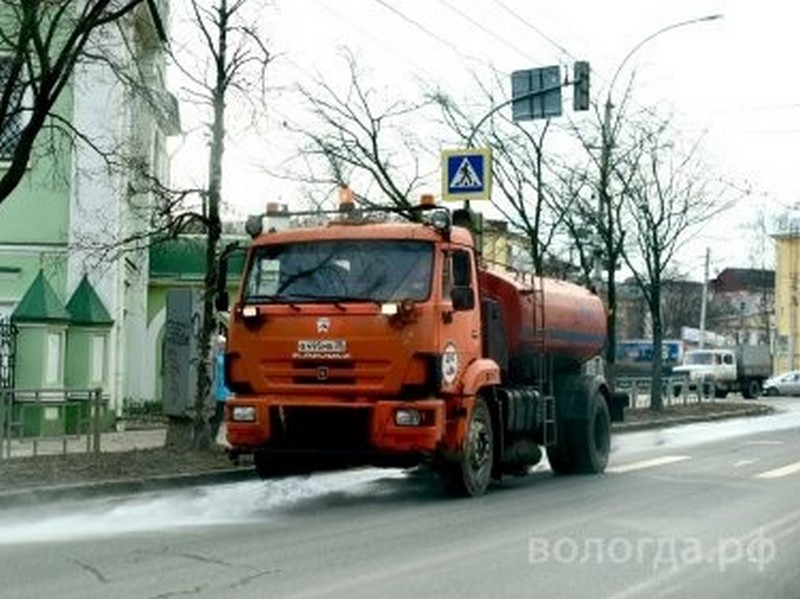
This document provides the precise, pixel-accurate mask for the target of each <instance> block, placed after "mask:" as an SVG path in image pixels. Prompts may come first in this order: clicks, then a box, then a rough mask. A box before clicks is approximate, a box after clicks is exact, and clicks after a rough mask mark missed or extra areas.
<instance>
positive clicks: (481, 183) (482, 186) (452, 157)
mask: <svg viewBox="0 0 800 599" xmlns="http://www.w3.org/2000/svg"><path fill="white" fill-rule="evenodd" d="M491 191H492V151H491V149H490V148H468V149H463V150H443V151H442V198H443V199H444V200H455V201H457V200H488V199H489V197H490V195H491Z"/></svg>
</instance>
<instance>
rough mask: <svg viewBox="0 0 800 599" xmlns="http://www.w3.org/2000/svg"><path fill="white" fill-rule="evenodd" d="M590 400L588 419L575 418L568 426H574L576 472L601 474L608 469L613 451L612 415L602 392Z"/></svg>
mask: <svg viewBox="0 0 800 599" xmlns="http://www.w3.org/2000/svg"><path fill="white" fill-rule="evenodd" d="M589 402H590V405H589V417H588V419H586V420H575V421H573V422H570V423H569V425H568V426H570V427H572V428H573V430H572V431H571V432H572V435H571V436H572V439H573V444H574V452H575V456H574V457H575V472H579V473H582V474H599V473H601V472H603V471H604V470H605V469H606V465H607V464H608V454H609V453H610V452H611V417H610V416H609V413H608V405H607V404H606V401H605V399H603V396H602V395H601V394H600V393H595V394H594V395H592V397H591V399H590V400H589Z"/></svg>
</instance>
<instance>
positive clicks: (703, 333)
mask: <svg viewBox="0 0 800 599" xmlns="http://www.w3.org/2000/svg"><path fill="white" fill-rule="evenodd" d="M710 262H711V248H706V263H705V268H704V269H703V295H702V299H701V300H700V302H701V303H700V349H702V348H703V347H705V344H706V311H707V307H708V268H709V263H710Z"/></svg>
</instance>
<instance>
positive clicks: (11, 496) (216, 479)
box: [0, 468, 258, 507]
mask: <svg viewBox="0 0 800 599" xmlns="http://www.w3.org/2000/svg"><path fill="white" fill-rule="evenodd" d="M257 478H258V476H257V474H256V472H255V470H254V469H250V468H236V469H230V470H219V471H212V472H203V473H199V474H178V475H171V474H166V475H163V476H154V477H147V478H131V479H124V480H107V481H98V482H90V483H74V484H68V485H57V486H50V487H29V488H25V489H18V490H14V491H0V507H14V506H19V505H32V504H39V503H49V502H52V501H58V500H62V499H70V500H79V499H88V498H92V497H97V496H101V495H102V496H113V495H128V494H134V493H147V492H152V491H161V490H164V489H181V488H186V487H194V486H198V485H214V484H225V483H236V482H243V481H248V480H255V479H257Z"/></svg>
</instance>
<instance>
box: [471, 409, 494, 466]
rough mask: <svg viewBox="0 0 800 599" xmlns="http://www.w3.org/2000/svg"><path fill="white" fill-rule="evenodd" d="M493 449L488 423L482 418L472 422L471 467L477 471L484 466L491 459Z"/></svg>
mask: <svg viewBox="0 0 800 599" xmlns="http://www.w3.org/2000/svg"><path fill="white" fill-rule="evenodd" d="M491 449H492V443H491V437H490V432H489V429H488V427H487V426H486V423H485V422H484V421H483V419H481V418H476V419H475V420H473V422H472V427H470V432H469V450H468V452H469V453H468V458H467V459H468V462H469V466H470V469H471V470H472V471H473V472H475V473H477V472H480V470H481V469H482V468H484V467H485V466H486V465H487V463H488V462H489V459H490V454H491Z"/></svg>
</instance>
